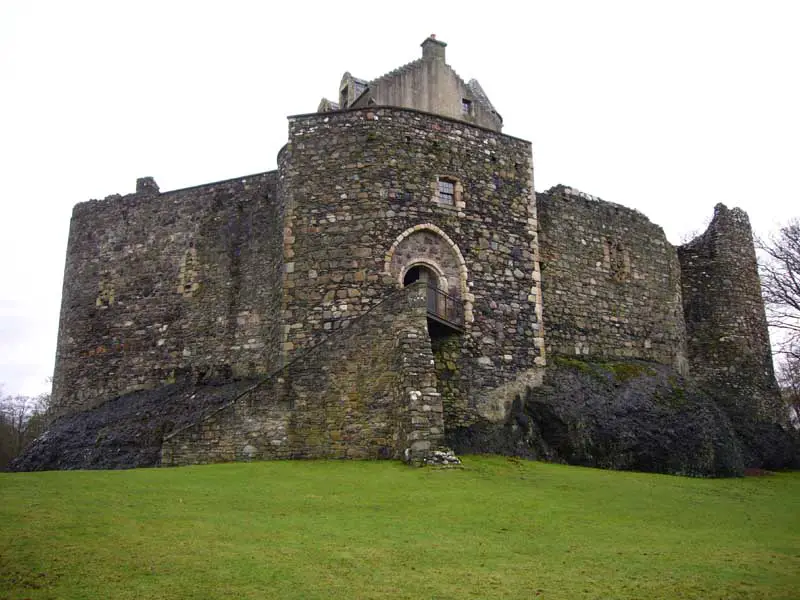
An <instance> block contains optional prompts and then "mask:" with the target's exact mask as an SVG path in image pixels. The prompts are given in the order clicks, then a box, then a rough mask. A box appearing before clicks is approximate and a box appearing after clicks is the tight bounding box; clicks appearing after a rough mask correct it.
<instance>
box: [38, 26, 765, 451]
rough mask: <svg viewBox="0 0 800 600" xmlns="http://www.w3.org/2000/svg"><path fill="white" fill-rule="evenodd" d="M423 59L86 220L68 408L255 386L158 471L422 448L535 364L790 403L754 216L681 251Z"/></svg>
mask: <svg viewBox="0 0 800 600" xmlns="http://www.w3.org/2000/svg"><path fill="white" fill-rule="evenodd" d="M445 49H446V44H445V43H443V42H441V41H439V40H437V39H435V37H434V36H431V37H429V38H427V39H426V40H425V41H424V42H423V43H422V57H421V58H419V59H418V60H415V61H414V62H411V63H409V64H407V65H405V66H403V67H401V68H399V69H397V70H395V71H392V72H390V73H388V74H387V75H384V76H382V77H379V78H377V79H375V80H372V81H367V80H363V79H358V78H356V77H353V76H352V75H350V73H345V74H344V76H343V78H342V80H341V83H340V85H339V94H338V98H337V99H336V101H331V100H327V99H323V100H322V101H321V102H320V104H319V108H318V110H317V112H315V113H311V114H301V115H295V116H292V117H289V139H288V142H287V144H286V145H285V146H284V147H283V148H282V149H281V150H280V152H279V153H278V169H277V170H276V171H270V172H266V173H259V174H255V175H248V176H244V177H239V178H236V179H231V180H228V181H221V182H217V183H210V184H205V185H200V186H197V187H193V188H187V189H182V190H175V191H171V192H164V193H162V192H160V191H159V188H158V186H157V185H156V183H155V182H154V181H153V179H151V178H142V179H139V180H138V182H137V185H136V192H135V193H133V194H129V195H125V196H118V195H115V196H109V197H107V198H105V199H104V200H99V201H98V200H92V201H89V202H85V203H81V204H78V205H77V206H75V208H74V212H73V216H72V222H71V227H70V235H69V245H68V251H67V257H66V267H65V275H64V288H63V299H62V307H61V320H60V329H59V337H58V349H57V360H56V369H55V374H54V388H53V406H54V411H55V412H56V414H60V415H70V414H76V413H80V412H82V411H87V410H89V409H91V408H93V407H95V406H98V405H100V404H101V403H103V402H105V401H106V400H108V399H110V398H114V397H117V396H120V395H121V394H125V393H129V392H132V391H135V390H141V389H152V388H157V387H159V386H164V385H168V384H170V383H173V382H175V381H177V380H182V379H186V378H189V379H191V380H192V381H194V382H203V381H210V380H219V379H222V380H228V379H231V378H242V379H252V380H253V381H254V382H256V383H254V385H253V386H252V387H251V388H249V389H248V390H247V392H246V393H244V394H241V395H239V396H238V397H237V398H236V399H234V400H233V401H231V402H229V403H227V404H225V405H224V406H223V407H221V408H220V409H218V410H216V411H214V412H213V413H211V414H204V415H200V416H198V419H197V420H196V422H195V423H194V424H192V425H190V426H188V427H184V428H182V429H179V430H177V431H173V432H172V433H170V434H169V435H167V436H166V437H165V438H164V445H163V451H162V461H163V464H188V463H195V462H209V461H219V460H243V459H250V458H286V457H362V458H392V457H395V458H396V457H401V456H403V455H404V454H406V455H410V456H412V457H424V456H425V455H426V454H427V453H429V452H431V451H432V450H434V449H437V448H440V447H442V446H443V445H445V444H446V442H447V440H448V434H449V432H452V431H455V430H457V429H460V428H462V429H463V428H468V427H470V426H472V425H474V424H476V423H500V422H503V421H504V420H505V419H507V418H508V415H509V410H510V406H511V404H512V402H513V400H514V398H515V397H518V396H519V395H520V394H523V393H524V392H525V390H528V389H533V388H536V387H537V386H539V385H540V384H541V382H542V378H543V373H544V372H545V371H546V369H547V367H548V364H552V362H553V361H554V360H557V359H558V358H559V357H567V358H569V359H570V360H574V359H576V358H577V359H580V360H599V361H615V360H619V361H625V360H638V361H647V362H648V363H652V364H657V365H665V366H667V367H669V368H670V369H672V370H673V371H674V372H675V373H676V374H679V375H690V376H691V377H694V378H695V380H697V381H699V382H701V383H703V384H705V385H707V386H710V387H713V388H714V389H716V390H721V392H720V394H719V397H721V398H724V399H726V400H724V401H723V404H725V406H723V408H724V409H725V410H726V411H727V413H728V414H729V415H730V416H731V419H741V420H752V421H775V420H776V419H777V418H778V417H777V416H776V415H777V414H778V412H779V410H780V409H779V398H778V394H777V387H776V384H775V379H774V374H773V371H772V362H771V356H770V348H769V339H768V334H767V327H766V321H765V317H764V307H763V303H762V299H761V295H760V286H759V281H758V275H757V270H756V262H755V253H754V250H753V243H752V235H751V231H750V226H749V223H748V219H747V216H746V215H745V214H744V213H743V212H742V211H740V210H739V209H732V210H729V209H727V208H726V207H724V206H723V205H718V206H717V207H716V209H715V213H714V218H713V221H712V222H711V224H710V226H709V228H708V230H707V231H706V232H705V233H704V234H703V235H701V236H700V237H698V238H697V239H695V240H693V241H692V242H691V243H689V244H687V245H685V246H681V247H679V248H676V247H674V246H672V245H671V244H670V243H669V242H668V241H667V239H666V237H665V236H664V233H663V231H662V229H661V228H660V227H658V226H657V225H654V224H653V223H651V222H650V221H649V220H648V219H647V218H646V217H645V216H644V215H642V214H641V213H639V212H637V211H635V210H631V209H629V208H626V207H624V206H620V205H617V204H612V203H609V202H605V201H602V200H600V199H598V198H595V197H592V196H589V195H586V194H584V193H581V192H578V191H576V190H574V189H571V188H569V187H565V186H557V187H555V188H552V189H550V190H548V191H546V192H543V193H534V185H533V173H534V170H533V164H532V153H531V145H530V143H529V142H527V141H525V140H521V139H518V138H515V137H512V136H510V135H507V134H504V133H502V131H501V130H502V127H503V120H502V118H501V116H500V114H499V113H498V111H497V110H496V109H495V108H494V106H493V105H492V103H491V102H490V101H489V99H488V97H487V95H486V93H485V92H484V91H483V89H482V88H481V86H480V85H479V84H478V83H477V81H474V80H473V81H470V82H464V81H463V80H462V79H461V78H460V77H459V76H458V75H457V74H456V73H455V71H454V70H453V69H452V68H451V67H450V66H449V65H448V64H447V62H446V60H445Z"/></svg>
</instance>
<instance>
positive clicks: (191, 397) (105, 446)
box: [10, 380, 255, 471]
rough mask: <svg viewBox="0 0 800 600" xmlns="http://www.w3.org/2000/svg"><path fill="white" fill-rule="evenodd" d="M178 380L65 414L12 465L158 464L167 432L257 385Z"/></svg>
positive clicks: (122, 466) (94, 466)
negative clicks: (207, 383)
mask: <svg viewBox="0 0 800 600" xmlns="http://www.w3.org/2000/svg"><path fill="white" fill-rule="evenodd" d="M254 383H255V382H254V381H252V380H247V381H238V382H232V383H227V384H221V385H203V384H201V385H196V384H192V383H191V382H184V383H176V384H172V385H167V386H163V387H160V388H158V389H156V390H144V391H138V392H131V393H129V394H124V395H122V396H119V397H117V398H113V399H111V400H109V401H107V402H105V403H103V404H102V405H100V406H97V407H95V408H93V409H92V410H88V411H84V412H81V413H76V414H73V415H69V416H65V417H62V418H61V419H58V420H57V421H56V422H54V423H53V424H52V426H51V427H50V428H49V429H48V431H47V432H46V433H45V434H44V435H42V436H41V437H39V438H38V439H36V440H35V441H34V442H33V443H32V444H31V445H30V446H28V447H27V448H26V449H25V451H24V452H23V453H22V454H21V455H20V456H18V457H17V458H16V459H15V460H14V461H13V462H12V464H11V467H10V468H11V470H12V471H49V470H54V469H131V468H135V467H155V466H158V465H159V464H160V461H161V445H162V442H163V440H164V437H165V436H166V435H168V434H169V433H170V432H172V431H173V430H175V429H179V428H181V427H183V426H185V425H188V424H189V423H194V422H195V421H198V420H200V419H201V418H202V417H203V415H205V414H207V413H209V412H212V411H214V410H215V409H217V408H219V407H220V406H222V405H224V404H225V403H226V402H230V401H231V400H233V399H234V398H236V397H237V396H239V395H240V394H242V393H243V392H245V391H246V390H247V389H249V388H250V387H252V386H253V384H254Z"/></svg>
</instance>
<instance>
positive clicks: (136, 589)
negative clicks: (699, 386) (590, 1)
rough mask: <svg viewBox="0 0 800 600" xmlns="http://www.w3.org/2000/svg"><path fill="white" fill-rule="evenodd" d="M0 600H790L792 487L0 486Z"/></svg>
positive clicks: (425, 474) (516, 464) (319, 470)
mask: <svg viewBox="0 0 800 600" xmlns="http://www.w3.org/2000/svg"><path fill="white" fill-rule="evenodd" d="M0 598H2V599H7V598H8V599H10V598H15V599H22V598H30V599H38V598H87V599H92V600H97V599H105V598H110V599H114V600H124V599H133V598H136V599H151V598H197V599H210V598H236V599H238V598H304V599H305V598H347V599H360V598H393V599H395V598H414V599H420V598H459V599H460V598H541V599H553V598H604V599H605V598H646V599H648V600H650V599H655V598H704V599H706V598H759V599H760V598H800V473H790V474H778V475H774V476H769V477H753V478H745V479H728V480H703V479H686V478H680V477H670V476H664V475H646V474H640V473H618V472H610V471H601V470H594V469H583V468H578V467H566V466H560V465H551V464H544V463H536V462H524V461H523V462H521V461H516V460H508V459H505V458H494V457H492V458H484V457H468V458H467V459H466V460H465V466H464V468H463V469H459V470H436V469H414V468H409V467H405V466H403V465H401V464H399V463H397V462H357V461H353V462H349V461H340V462H328V461H316V462H261V463H252V464H229V465H214V466H202V467H188V468H180V469H140V470H133V471H77V472H49V473H23V474H0Z"/></svg>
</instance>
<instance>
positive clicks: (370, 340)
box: [162, 285, 444, 465]
mask: <svg viewBox="0 0 800 600" xmlns="http://www.w3.org/2000/svg"><path fill="white" fill-rule="evenodd" d="M425 298H426V296H425V287H424V286H423V285H416V286H412V287H409V288H406V289H403V290H396V291H395V292H393V293H392V294H391V295H390V296H389V297H388V298H386V299H385V300H384V301H383V302H381V303H380V304H378V305H376V306H375V307H373V309H372V310H371V311H369V312H368V313H366V314H364V315H363V316H362V317H361V318H359V319H356V320H353V321H352V322H351V323H350V325H349V326H348V327H346V328H344V329H339V330H337V331H336V332H335V333H333V334H331V335H329V336H327V337H326V339H325V340H324V341H323V342H322V343H320V344H319V345H317V346H316V347H314V348H312V349H310V350H309V351H308V352H304V353H301V354H299V355H298V356H297V357H296V359H295V360H294V361H293V362H292V363H290V364H288V365H286V366H285V367H283V368H282V369H281V370H280V371H278V372H277V373H275V374H274V375H273V376H271V377H269V378H268V380H267V381H265V382H264V383H263V384H262V385H261V386H260V387H259V388H258V389H256V390H254V391H252V392H250V393H249V394H246V395H245V396H243V397H242V398H241V399H239V400H237V401H236V402H234V403H232V404H230V405H228V406H227V407H225V408H223V409H222V410H219V411H217V412H216V413H214V414H212V415H211V416H210V417H208V418H206V419H205V420H203V421H201V422H200V423H198V424H196V425H194V426H191V427H188V428H186V429H183V430H180V431H178V432H176V433H175V434H174V435H173V436H170V437H169V438H167V440H166V441H165V443H164V447H163V450H162V464H163V465H183V464H196V463H206V462H220V461H233V460H248V459H265V458H320V457H328V458H399V457H401V456H402V455H403V451H404V449H405V448H411V449H412V451H413V452H414V453H415V455H417V456H419V455H422V454H424V453H425V452H426V451H428V450H429V449H431V448H436V447H438V446H440V445H441V443H442V440H443V435H444V429H443V424H442V403H441V397H440V396H439V394H438V393H437V392H436V388H435V373H434V369H433V355H432V353H431V346H430V339H429V337H428V332H427V326H426V316H425V315H426V313H425Z"/></svg>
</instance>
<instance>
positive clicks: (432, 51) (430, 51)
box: [420, 33, 447, 62]
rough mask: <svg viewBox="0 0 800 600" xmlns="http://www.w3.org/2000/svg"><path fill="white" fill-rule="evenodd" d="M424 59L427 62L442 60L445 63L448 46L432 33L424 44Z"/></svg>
mask: <svg viewBox="0 0 800 600" xmlns="http://www.w3.org/2000/svg"><path fill="white" fill-rule="evenodd" d="M420 45H421V46H422V58H424V59H426V60H441V61H442V62H444V49H445V47H446V46H447V44H445V43H444V42H440V41H439V40H437V39H436V34H435V33H432V34H431V35H430V36H429V37H428V39H426V40H425V41H424V42H422V44H420Z"/></svg>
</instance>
